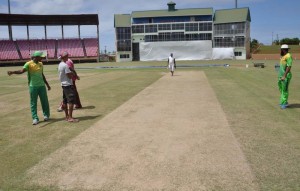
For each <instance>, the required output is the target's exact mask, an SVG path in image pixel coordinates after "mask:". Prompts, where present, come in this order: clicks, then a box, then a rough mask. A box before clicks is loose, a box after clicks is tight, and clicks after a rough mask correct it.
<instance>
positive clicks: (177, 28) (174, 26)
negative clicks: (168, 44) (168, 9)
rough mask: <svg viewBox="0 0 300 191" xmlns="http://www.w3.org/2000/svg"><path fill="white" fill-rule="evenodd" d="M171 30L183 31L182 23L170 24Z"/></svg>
mask: <svg viewBox="0 0 300 191" xmlns="http://www.w3.org/2000/svg"><path fill="white" fill-rule="evenodd" d="M172 30H184V24H183V23H178V24H172Z"/></svg>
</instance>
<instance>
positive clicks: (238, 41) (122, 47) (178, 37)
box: [117, 32, 245, 51]
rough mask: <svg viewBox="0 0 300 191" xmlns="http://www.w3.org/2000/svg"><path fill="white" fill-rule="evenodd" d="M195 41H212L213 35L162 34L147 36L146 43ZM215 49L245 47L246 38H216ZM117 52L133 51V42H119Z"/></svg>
mask: <svg viewBox="0 0 300 191" xmlns="http://www.w3.org/2000/svg"><path fill="white" fill-rule="evenodd" d="M194 40H212V34H211V33H201V34H184V33H180V32H177V33H160V34H159V35H146V36H145V42H162V41H194ZM214 44H215V45H214V47H244V46H245V37H242V36H240V37H235V38H232V37H225V38H220V37H216V38H214ZM117 51H131V40H118V41H117Z"/></svg>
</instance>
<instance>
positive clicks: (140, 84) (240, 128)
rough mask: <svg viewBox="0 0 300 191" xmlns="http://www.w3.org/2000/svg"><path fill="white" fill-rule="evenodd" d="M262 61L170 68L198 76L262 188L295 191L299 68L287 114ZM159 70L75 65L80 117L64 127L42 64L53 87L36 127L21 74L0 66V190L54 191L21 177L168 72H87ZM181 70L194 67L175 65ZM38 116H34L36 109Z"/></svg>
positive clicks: (52, 69) (299, 159)
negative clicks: (45, 117)
mask: <svg viewBox="0 0 300 191" xmlns="http://www.w3.org/2000/svg"><path fill="white" fill-rule="evenodd" d="M255 62H260V61H255ZM261 62H264V63H265V65H266V67H265V68H254V67H253V64H252V63H251V61H227V60H226V61H186V62H183V61H182V62H178V63H177V65H178V66H179V67H178V69H177V70H202V71H204V72H205V74H206V76H207V78H208V79H209V83H210V85H211V86H212V88H213V89H214V91H215V93H216V95H217V98H218V100H219V102H220V103H221V105H222V108H223V110H224V112H225V114H226V117H227V120H228V121H229V124H230V127H231V129H232V131H233V133H234V135H235V137H236V138H237V140H238V141H239V143H240V145H241V149H242V150H243V152H244V153H245V155H246V157H247V161H248V162H249V164H250V166H251V168H252V170H253V173H254V175H255V177H256V181H257V182H258V184H259V186H260V188H261V190H300V182H299V180H300V127H299V122H300V83H299V82H300V66H299V64H300V62H299V61H296V62H294V65H293V68H292V72H293V79H292V81H291V85H290V100H289V102H290V104H291V106H290V108H289V109H286V110H281V109H280V108H279V105H278V102H279V92H278V88H277V73H276V72H275V70H274V64H275V63H278V61H261ZM208 64H211V66H213V65H214V64H219V65H221V66H219V65H218V66H215V67H208ZM223 64H230V66H229V67H223V66H222V65H223ZM246 64H249V68H246V67H245V65H246ZM165 65H166V63H165V62H128V63H92V64H77V65H76V68H77V71H78V73H79V75H80V76H81V80H80V81H78V83H77V87H78V89H79V94H80V97H81V100H82V104H83V106H84V108H83V109H81V110H76V111H75V112H74V116H75V117H78V118H79V119H80V122H79V123H74V124H71V123H67V122H65V121H64V119H63V118H64V116H63V113H58V112H56V108H57V106H58V104H59V102H60V99H61V88H60V86H59V82H58V75H57V71H56V68H57V65H46V66H45V75H46V78H47V80H48V82H49V84H50V85H51V87H52V90H51V91H49V92H48V97H49V102H50V108H51V112H52V113H51V118H52V120H50V121H49V122H42V123H40V124H38V125H37V126H32V125H31V121H32V120H31V115H30V111H29V95H28V87H27V78H26V74H23V75H13V76H10V77H9V76H7V74H6V71H7V70H17V69H20V68H21V67H0V73H1V75H0V80H1V81H0V88H1V91H0V109H1V114H0V115H1V118H0V123H1V127H0V132H1V133H0V156H1V157H0V190H54V189H53V188H32V187H28V186H27V183H26V182H25V178H24V175H25V173H26V171H27V170H28V169H29V168H31V167H32V166H34V165H36V164H37V163H38V162H39V161H41V160H42V159H44V158H45V157H47V156H48V155H49V154H50V153H52V152H54V151H55V150H57V149H58V148H60V147H62V146H64V145H66V143H67V142H68V141H70V140H71V139H72V138H74V137H75V136H77V135H78V134H80V133H81V132H83V131H84V130H86V129H87V128H89V127H90V126H91V125H92V124H94V123H95V122H96V121H98V120H100V119H101V118H103V117H104V116H105V115H107V114H108V113H110V112H111V111H113V110H114V109H115V108H117V107H118V106H120V105H121V104H122V103H124V102H125V101H127V100H128V99H130V98H131V97H132V96H134V95H136V94H137V93H138V92H140V91H141V90H143V89H144V88H145V87H147V86H148V85H150V84H152V83H153V82H155V81H156V80H157V79H159V78H160V77H161V76H162V75H165V74H166V72H167V71H166V69H162V68H138V69H124V68H121V69H109V68H108V69H93V68H96V67H100V66H101V67H116V66H123V67H125V66H126V67H129V66H161V67H162V66H165ZM184 65H189V66H196V67H180V66H184ZM168 75H169V74H168ZM200 107H205V105H203V106H200ZM38 110H39V116H40V117H41V116H42V115H41V108H40V106H39V108H38Z"/></svg>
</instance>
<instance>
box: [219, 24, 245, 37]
mask: <svg viewBox="0 0 300 191" xmlns="http://www.w3.org/2000/svg"><path fill="white" fill-rule="evenodd" d="M245 26H246V24H245V23H227V24H217V25H215V28H214V32H215V34H216V35H222V34H244V33H245Z"/></svg>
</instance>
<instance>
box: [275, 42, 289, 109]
mask: <svg viewBox="0 0 300 191" xmlns="http://www.w3.org/2000/svg"><path fill="white" fill-rule="evenodd" d="M280 54H281V59H280V69H279V73H278V87H279V91H280V94H281V95H280V107H281V109H286V107H287V106H288V98H289V84H290V82H291V79H292V73H291V68H292V64H293V59H292V55H291V54H290V53H289V46H288V45H287V44H283V45H281V53H280Z"/></svg>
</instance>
